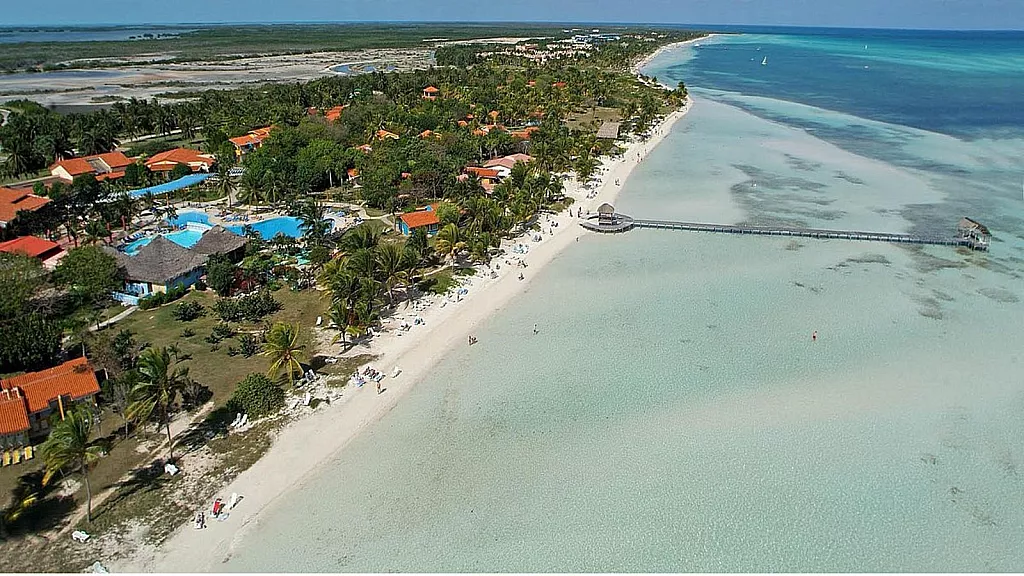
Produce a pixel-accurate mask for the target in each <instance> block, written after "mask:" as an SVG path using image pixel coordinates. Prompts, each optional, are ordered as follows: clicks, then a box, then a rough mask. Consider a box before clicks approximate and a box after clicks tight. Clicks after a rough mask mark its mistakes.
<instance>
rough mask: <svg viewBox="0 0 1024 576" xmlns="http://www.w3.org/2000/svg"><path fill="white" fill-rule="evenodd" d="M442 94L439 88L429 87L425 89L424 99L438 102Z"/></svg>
mask: <svg viewBox="0 0 1024 576" xmlns="http://www.w3.org/2000/svg"><path fill="white" fill-rule="evenodd" d="M440 93H441V91H440V90H438V89H437V87H435V86H427V87H426V88H424V89H423V98H424V99H425V100H437V95H438V94H440Z"/></svg>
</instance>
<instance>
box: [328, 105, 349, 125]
mask: <svg viewBox="0 0 1024 576" xmlns="http://www.w3.org/2000/svg"><path fill="white" fill-rule="evenodd" d="M347 107H348V105H345V106H335V107H334V108H331V109H330V110H328V111H327V112H326V113H325V114H324V118H327V120H328V121H329V122H335V121H337V120H338V118H341V111H342V110H344V109H345V108H347Z"/></svg>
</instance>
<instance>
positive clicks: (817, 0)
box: [0, 0, 1024, 30]
mask: <svg viewBox="0 0 1024 576" xmlns="http://www.w3.org/2000/svg"><path fill="white" fill-rule="evenodd" d="M0 4H3V5H4V6H3V7H2V8H0V26H2V25H49V24H61V25H66V24H165V23H201V22H210V23H212V22H294V21H307V22H309V21H312V22H316V21H331V22H338V21H396V20H400V21H414V22H423V21H445V22H466V21H515V22H528V21H540V22H605V23H611V22H629V23H665V24H670V23H671V24H705V25H713V24H740V25H743V24H746V25H785V26H836V27H853V28H938V29H960V30H964V29H1013V30H1024V0H498V1H496V2H485V1H481V0H175V1H173V2H170V3H167V2H146V1H142V0H89V1H87V2H83V1H82V0H46V2H45V3H44V4H37V3H35V2H23V1H17V0H3V1H2V2H0ZM86 6H87V7H88V9H83V8H85V7H86ZM168 8H170V9H168Z"/></svg>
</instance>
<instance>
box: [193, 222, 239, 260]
mask: <svg viewBox="0 0 1024 576" xmlns="http://www.w3.org/2000/svg"><path fill="white" fill-rule="evenodd" d="M247 243H248V241H247V240H246V239H245V237H244V236H239V235H238V234H235V233H234V232H232V231H230V230H228V229H227V228H224V227H223V226H220V225H218V226H214V227H213V228H210V229H209V230H207V231H206V232H204V233H203V235H202V237H200V238H199V241H198V242H196V243H195V244H193V245H192V248H189V250H191V251H193V252H195V253H197V254H201V255H203V256H205V257H207V258H209V257H210V256H213V255H214V254H222V255H224V256H227V258H228V260H231V261H232V262H236V263H237V262H241V261H242V258H244V257H245V245H246V244H247Z"/></svg>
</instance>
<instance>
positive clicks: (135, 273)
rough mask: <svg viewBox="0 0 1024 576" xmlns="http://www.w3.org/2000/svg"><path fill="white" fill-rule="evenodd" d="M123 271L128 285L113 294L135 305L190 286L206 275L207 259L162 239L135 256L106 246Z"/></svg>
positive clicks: (153, 242) (161, 237) (122, 301)
mask: <svg viewBox="0 0 1024 576" xmlns="http://www.w3.org/2000/svg"><path fill="white" fill-rule="evenodd" d="M103 250H105V251H106V252H107V253H108V254H111V255H112V256H113V257H114V258H115V259H116V260H117V263H118V265H119V266H120V267H121V268H123V269H124V273H125V286H124V288H123V289H122V290H121V291H119V292H115V293H114V294H113V297H114V300H117V301H118V302H121V303H122V304H128V305H133V306H134V305H136V304H138V303H139V300H140V299H142V298H145V297H147V296H150V295H152V294H154V293H157V292H167V291H168V290H170V289H172V288H175V287H177V286H182V287H185V288H189V287H191V286H192V285H193V284H195V283H196V282H198V281H199V279H200V278H201V277H202V276H203V271H204V265H205V264H206V258H207V257H206V256H204V255H202V254H199V253H198V252H193V251H192V250H189V249H188V248H184V247H182V246H179V245H177V244H175V243H174V242H172V241H170V240H168V239H167V238H164V237H163V236H156V237H154V238H153V239H152V240H151V241H150V242H149V243H148V244H146V245H145V246H143V247H142V248H140V249H139V251H138V252H136V253H135V254H134V255H132V256H129V255H127V254H125V253H124V252H121V251H119V250H115V249H113V248H110V247H106V246H105V247H103Z"/></svg>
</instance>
